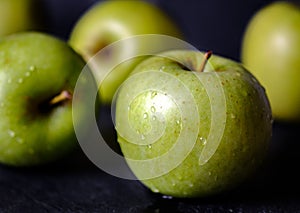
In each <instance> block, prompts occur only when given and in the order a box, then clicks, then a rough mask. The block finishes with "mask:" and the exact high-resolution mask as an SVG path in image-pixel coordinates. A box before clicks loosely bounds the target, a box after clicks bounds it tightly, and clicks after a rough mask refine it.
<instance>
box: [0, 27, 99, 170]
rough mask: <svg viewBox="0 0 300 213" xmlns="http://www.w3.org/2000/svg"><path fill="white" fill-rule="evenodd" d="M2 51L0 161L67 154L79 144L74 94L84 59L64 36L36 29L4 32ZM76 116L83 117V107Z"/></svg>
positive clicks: (35, 161) (26, 162) (18, 162)
mask: <svg viewBox="0 0 300 213" xmlns="http://www.w3.org/2000/svg"><path fill="white" fill-rule="evenodd" d="M0 56H1V57H0V114H1V121H0V162H1V163H4V164H8V165H14V166H31V165H39V164H42V163H47V162H50V161H54V160H56V159H58V158H59V157H62V156H65V155H66V154H67V153H68V152H70V151H71V150H72V149H74V148H75V147H76V146H77V141H76V137H75V133H74V129H73V121H72V94H73V90H74V87H75V84H76V82H77V78H78V76H79V74H80V73H81V70H82V69H83V67H84V66H85V62H84V60H83V59H82V57H81V56H80V55H78V54H77V53H76V52H75V51H74V50H73V49H72V48H71V47H70V46H69V45H68V44H67V43H66V42H64V41H61V40H59V39H57V38H54V37H52V36H50V35H46V34H42V33H37V32H30V33H29V32H24V33H16V34H13V35H10V36H7V37H3V38H2V39H0ZM85 80H87V79H85ZM81 81H84V79H83V80H81ZM81 83H82V84H83V85H84V84H90V85H92V84H93V83H92V82H88V81H87V82H86V83H84V82H81ZM94 86H95V88H96V85H95V84H94ZM82 92H83V93H84V96H88V95H87V94H86V92H87V91H83V90H82ZM78 93H80V92H78ZM79 96H80V95H79ZM81 101H82V103H77V104H79V106H81V107H82V108H83V107H84V100H82V99H81ZM77 102H80V101H77ZM82 112H83V110H82ZM77 118H78V120H82V121H84V113H82V114H81V115H78V116H77ZM78 122H80V121H78Z"/></svg>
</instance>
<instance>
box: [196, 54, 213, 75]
mask: <svg viewBox="0 0 300 213" xmlns="http://www.w3.org/2000/svg"><path fill="white" fill-rule="evenodd" d="M211 55H212V51H211V50H210V51H207V52H206V53H205V54H204V59H203V61H202V63H201V64H200V66H199V69H198V70H197V71H198V72H203V71H204V68H205V66H206V64H207V61H208V59H209V58H210V56H211Z"/></svg>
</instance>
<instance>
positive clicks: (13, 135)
mask: <svg viewBox="0 0 300 213" xmlns="http://www.w3.org/2000/svg"><path fill="white" fill-rule="evenodd" d="M8 134H9V136H10V137H12V138H13V137H15V136H16V133H15V132H14V131H12V130H8Z"/></svg>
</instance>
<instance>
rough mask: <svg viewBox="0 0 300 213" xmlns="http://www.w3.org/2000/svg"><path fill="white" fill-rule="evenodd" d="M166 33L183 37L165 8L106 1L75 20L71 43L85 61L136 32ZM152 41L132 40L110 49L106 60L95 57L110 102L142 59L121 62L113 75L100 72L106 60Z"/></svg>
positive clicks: (97, 73) (102, 95) (138, 0)
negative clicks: (162, 9) (140, 41)
mask: <svg viewBox="0 0 300 213" xmlns="http://www.w3.org/2000/svg"><path fill="white" fill-rule="evenodd" d="M142 34H164V35H169V36H174V37H177V38H182V33H181V32H180V31H179V27H178V26H177V25H176V24H175V23H174V22H173V20H171V18H170V17H168V16H167V15H166V14H165V13H164V11H161V10H160V9H159V8H157V7H156V6H154V5H152V4H150V3H148V2H146V1H142V0H136V1H126V0H125V1H123V0H122V1H120V0H119V1H118V0H117V1H112V0H111V1H104V2H100V3H97V4H95V5H93V7H92V8H91V9H90V10H88V11H87V12H86V13H85V14H84V15H83V16H82V17H81V18H80V19H79V21H78V22H77V23H76V25H75V26H74V29H73V31H72V33H71V36H70V40H69V43H70V44H71V46H72V47H73V48H74V49H75V50H76V51H77V52H78V53H80V54H81V55H82V56H83V57H84V58H85V60H86V61H88V60H89V59H91V58H92V57H93V56H95V55H96V53H98V52H99V51H100V50H102V49H103V48H104V47H106V46H107V45H109V44H111V43H113V42H115V41H118V40H121V39H125V38H129V37H131V36H134V35H142ZM151 45H152V44H151V43H143V44H140V43H131V44H128V45H124V46H123V47H122V48H119V49H117V50H108V51H106V52H107V57H106V58H105V59H102V60H101V59H99V60H98V61H97V60H94V61H95V62H96V64H95V65H94V66H93V68H92V69H93V70H94V73H95V76H96V78H97V80H98V82H101V85H100V89H99V91H100V93H99V94H100V98H101V100H102V101H103V103H105V104H110V103H111V101H112V99H113V95H114V94H115V92H116V90H117V88H118V87H119V86H120V84H121V83H122V82H123V81H124V80H125V79H126V77H127V76H128V75H129V73H130V72H131V70H132V69H133V67H134V66H135V65H136V64H137V63H138V62H140V61H141V58H135V59H133V60H130V61H127V62H124V63H122V64H121V65H119V66H117V68H115V69H114V70H113V72H111V73H110V74H107V75H106V73H105V74H103V73H101V69H97V67H99V68H101V67H102V66H103V63H105V62H106V60H115V59H117V58H119V57H122V56H123V55H126V54H129V52H131V53H133V54H134V53H135V52H138V50H139V49H147V48H151Z"/></svg>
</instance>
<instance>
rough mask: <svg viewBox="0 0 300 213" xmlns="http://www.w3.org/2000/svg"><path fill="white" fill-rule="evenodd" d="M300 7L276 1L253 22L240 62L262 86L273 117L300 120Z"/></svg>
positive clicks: (251, 22) (246, 37)
mask: <svg viewBox="0 0 300 213" xmlns="http://www.w3.org/2000/svg"><path fill="white" fill-rule="evenodd" d="M299 58H300V6H299V5H296V4H293V3H291V2H283V1H279V2H275V3H272V4H269V5H267V6H265V7H264V8H262V9H261V10H259V11H258V12H257V13H256V14H255V15H254V16H253V18H252V19H251V20H250V22H249V24H248V26H247V28H246V31H245V33H244V38H243V42H242V51H241V61H242V62H243V64H244V65H245V67H246V68H248V69H249V70H250V71H251V72H252V73H253V74H254V75H255V76H256V77H257V78H258V80H259V81H260V82H261V83H262V84H263V86H264V87H265V88H266V92H267V95H268V97H269V99H270V103H271V107H272V111H273V116H274V118H275V119H277V120H279V121H286V122H292V121H300V84H299V81H300V73H299V70H300V61H299Z"/></svg>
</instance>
